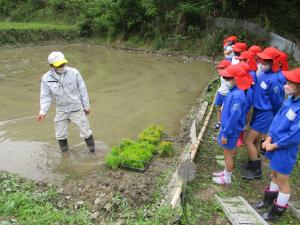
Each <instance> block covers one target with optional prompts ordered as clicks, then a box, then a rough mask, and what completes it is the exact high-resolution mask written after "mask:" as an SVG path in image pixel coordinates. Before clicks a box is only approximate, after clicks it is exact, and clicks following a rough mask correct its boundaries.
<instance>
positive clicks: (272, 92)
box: [269, 82, 284, 114]
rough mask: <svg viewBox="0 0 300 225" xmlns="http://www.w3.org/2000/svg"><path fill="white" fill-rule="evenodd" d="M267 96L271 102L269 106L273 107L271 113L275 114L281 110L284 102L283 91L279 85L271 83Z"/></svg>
mask: <svg viewBox="0 0 300 225" xmlns="http://www.w3.org/2000/svg"><path fill="white" fill-rule="evenodd" d="M269 96H270V100H271V104H272V106H273V112H274V114H276V113H277V112H278V110H279V109H280V108H281V106H282V103H283V100H284V91H283V88H282V86H281V85H279V83H275V82H271V84H270V89H269Z"/></svg>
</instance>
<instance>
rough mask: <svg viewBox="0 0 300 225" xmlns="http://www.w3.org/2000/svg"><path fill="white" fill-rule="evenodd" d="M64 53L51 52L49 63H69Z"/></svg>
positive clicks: (56, 64)
mask: <svg viewBox="0 0 300 225" xmlns="http://www.w3.org/2000/svg"><path fill="white" fill-rule="evenodd" d="M67 62H68V60H66V58H65V56H64V54H63V53H62V52H51V53H50V54H49V56H48V63H49V64H52V65H53V66H55V67H58V66H60V65H61V64H64V63H67Z"/></svg>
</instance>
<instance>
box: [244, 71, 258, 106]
mask: <svg viewBox="0 0 300 225" xmlns="http://www.w3.org/2000/svg"><path fill="white" fill-rule="evenodd" d="M249 74H250V75H251V77H252V79H253V83H254V84H256V82H257V77H256V72H255V71H254V70H250V72H249ZM254 84H253V85H251V87H250V88H249V89H248V90H247V106H246V108H247V109H246V111H247V112H249V111H250V109H251V107H252V105H253V95H254Z"/></svg>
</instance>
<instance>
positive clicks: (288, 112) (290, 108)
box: [255, 68, 300, 220]
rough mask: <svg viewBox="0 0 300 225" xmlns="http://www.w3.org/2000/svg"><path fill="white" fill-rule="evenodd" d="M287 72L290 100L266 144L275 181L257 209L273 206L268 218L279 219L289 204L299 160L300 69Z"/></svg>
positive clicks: (281, 112) (271, 127) (277, 116)
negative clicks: (290, 177)
mask: <svg viewBox="0 0 300 225" xmlns="http://www.w3.org/2000/svg"><path fill="white" fill-rule="evenodd" d="M283 75H284V76H285V78H286V80H287V84H286V85H285V86H284V91H285V93H286V94H287V95H288V99H287V100H285V102H284V104H283V106H282V108H281V109H280V110H279V111H278V113H277V114H276V116H275V117H274V120H273V122H272V124H271V126H270V129H269V133H268V137H267V139H266V141H265V142H264V143H263V145H264V147H265V148H266V151H267V152H266V154H265V156H266V157H267V158H268V159H269V160H270V168H271V169H272V181H271V184H270V187H269V188H267V189H265V193H264V201H262V202H259V203H257V204H256V205H255V206H256V208H263V207H267V206H270V205H272V209H271V211H270V212H268V213H265V214H264V215H263V217H264V219H266V220H274V219H277V218H278V217H280V216H281V215H282V214H283V212H284V211H285V209H286V208H287V206H288V200H289V198H290V192H291V190H290V184H289V175H290V174H291V172H292V170H293V168H294V165H295V163H296V160H297V154H298V146H299V144H300V68H297V69H295V70H292V71H283ZM276 198H277V199H276ZM275 199H276V200H275Z"/></svg>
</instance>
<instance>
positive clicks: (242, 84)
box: [235, 74, 253, 90]
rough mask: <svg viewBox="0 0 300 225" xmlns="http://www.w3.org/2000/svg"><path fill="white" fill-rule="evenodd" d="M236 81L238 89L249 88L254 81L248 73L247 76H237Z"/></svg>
mask: <svg viewBox="0 0 300 225" xmlns="http://www.w3.org/2000/svg"><path fill="white" fill-rule="evenodd" d="M235 82H236V86H237V87H238V89H240V90H247V89H248V88H250V86H251V84H252V83H253V78H252V77H251V75H250V74H247V76H242V77H235Z"/></svg>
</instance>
